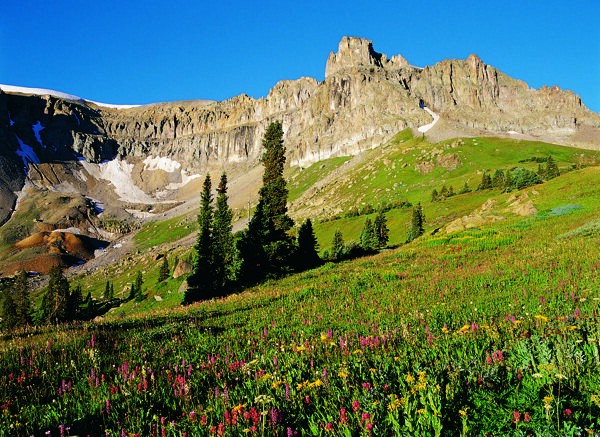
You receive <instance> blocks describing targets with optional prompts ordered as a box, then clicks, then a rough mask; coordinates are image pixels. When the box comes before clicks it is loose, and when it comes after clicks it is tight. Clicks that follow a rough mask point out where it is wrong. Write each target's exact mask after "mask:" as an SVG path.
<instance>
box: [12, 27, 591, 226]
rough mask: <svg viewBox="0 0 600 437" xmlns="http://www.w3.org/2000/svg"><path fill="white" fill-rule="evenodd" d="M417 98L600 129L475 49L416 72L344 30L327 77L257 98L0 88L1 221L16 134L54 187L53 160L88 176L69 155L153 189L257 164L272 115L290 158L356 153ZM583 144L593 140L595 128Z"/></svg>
mask: <svg viewBox="0 0 600 437" xmlns="http://www.w3.org/2000/svg"><path fill="white" fill-rule="evenodd" d="M420 103H422V104H424V105H426V106H427V107H429V108H430V109H431V110H433V111H435V112H436V113H438V114H439V115H441V117H442V118H443V119H446V120H448V121H451V122H453V123H455V124H458V125H459V126H465V127H468V128H476V129H480V130H482V131H488V132H507V131H509V130H512V131H517V132H522V133H527V134H533V135H538V134H540V135H542V134H543V135H554V137H556V138H557V141H558V142H563V143H567V144H569V143H572V141H571V136H572V135H573V134H575V133H577V131H578V130H580V129H582V128H584V127H585V128H586V129H591V132H592V133H593V135H596V133H600V130H598V129H600V116H599V115H598V114H595V113H593V112H591V111H589V110H588V109H587V108H586V107H585V106H584V105H583V104H582V102H581V99H580V98H579V97H578V96H576V95H574V94H573V93H572V92H570V91H562V90H560V89H558V88H557V87H552V88H546V87H544V88H542V89H540V90H533V89H530V88H529V87H528V86H527V85H526V84H525V83H523V82H521V81H518V80H515V79H512V78H510V77H508V76H507V75H505V74H503V73H502V72H500V71H498V70H497V69H495V68H493V67H491V66H489V65H486V64H484V63H483V62H482V61H481V60H480V59H479V58H478V57H477V56H475V55H471V56H470V57H469V58H468V59H467V60H445V61H442V62H439V63H437V64H435V65H433V66H431V67H426V68H424V69H421V68H417V67H414V66H411V65H410V64H409V63H408V62H407V61H406V59H404V58H403V57H402V56H400V55H398V56H393V57H391V58H389V59H388V57H387V56H386V55H384V54H379V53H377V52H376V51H375V50H374V49H373V45H372V43H371V41H368V40H365V39H361V38H354V37H344V38H343V39H342V40H341V42H340V44H339V47H338V51H337V53H331V54H330V55H329V57H328V60H327V65H326V77H325V80H324V81H323V82H320V83H318V82H317V81H316V80H315V79H311V78H301V79H298V80H295V81H282V82H279V83H278V84H277V85H275V86H274V87H273V89H271V91H270V93H269V95H268V96H267V97H266V98H261V99H258V100H255V99H253V98H251V97H248V96H246V95H241V96H237V97H233V98H231V99H229V100H225V101H222V102H206V101H184V102H172V103H163V104H156V105H145V106H141V107H136V108H130V109H112V108H107V107H101V106H97V105H95V104H93V103H89V102H81V101H72V100H64V99H60V98H57V97H53V96H48V95H45V96H39V95H33V96H32V95H20V94H15V93H2V92H0V143H1V144H2V153H1V154H0V160H2V162H1V164H2V165H1V166H0V181H2V184H0V196H2V198H3V199H4V202H3V204H2V205H0V222H1V221H2V215H3V214H4V216H6V211H8V209H7V208H8V207H9V205H10V204H13V203H14V200H15V195H14V192H15V191H18V190H19V189H20V188H21V187H22V186H23V184H24V182H25V180H26V177H25V173H24V172H23V170H22V168H23V165H24V163H25V161H27V159H26V158H23V153H19V151H21V152H22V151H23V147H22V146H21V143H23V144H25V145H27V146H29V147H31V149H32V151H33V152H34V153H35V154H37V156H38V158H39V160H40V164H39V165H37V164H36V163H35V162H31V160H29V161H30V163H29V165H30V167H31V168H33V170H35V171H37V173H38V175H37V176H35V171H34V172H33V173H32V171H31V169H30V170H29V178H30V179H31V178H33V179H32V181H33V182H36V181H37V182H38V183H42V184H45V185H53V184H54V183H56V180H54V179H53V178H54V176H56V178H55V179H61V178H60V177H59V176H58V175H57V169H58V166H59V164H60V163H61V162H62V163H64V162H68V161H72V162H73V165H72V168H71V170H69V171H65V172H63V173H65V174H67V173H68V174H73V175H75V176H77V175H78V174H79V176H78V177H75V176H74V177H73V178H72V181H71V183H72V184H74V185H75V189H79V188H80V187H79V185H81V184H83V185H86V184H87V185H89V182H87V178H88V177H90V176H92V175H91V173H90V171H89V168H86V171H83V170H81V169H78V168H77V166H76V164H77V159H76V157H78V158H79V159H81V158H83V159H85V161H86V162H89V163H101V162H103V161H107V160H109V161H110V160H113V159H115V158H117V159H121V160H128V161H129V162H137V165H138V167H136V170H135V171H134V172H133V173H135V174H136V175H137V179H134V182H135V183H137V184H138V185H140V186H141V187H145V190H146V192H148V190H150V189H156V190H158V189H160V188H161V186H160V185H161V183H163V185H164V184H172V183H183V182H185V181H186V175H187V176H189V175H193V174H198V175H200V174H204V173H205V172H206V171H210V170H215V169H219V170H220V169H223V168H225V169H228V170H229V169H232V168H241V167H245V168H248V167H251V166H254V165H256V164H257V163H258V160H259V157H260V155H261V154H262V150H261V149H262V146H261V140H262V134H263V132H264V130H265V128H266V126H267V125H268V123H269V122H271V121H273V120H275V119H278V120H281V121H282V123H283V127H284V132H285V138H284V140H285V144H286V147H287V151H288V152H287V153H288V155H287V157H288V162H289V163H291V164H292V165H301V166H306V165H309V164H311V163H313V162H316V161H318V160H320V159H324V158H327V157H330V156H336V155H349V154H355V153H357V152H360V151H361V150H364V149H368V148H371V147H375V146H377V145H379V144H381V143H383V142H385V141H387V140H389V139H390V138H391V137H392V136H393V135H394V134H396V133H397V132H398V131H400V130H402V129H404V128H406V127H413V128H414V127H417V126H421V125H424V124H427V123H429V122H430V121H431V116H430V115H429V114H428V113H427V112H426V111H424V110H423V109H422V108H421V107H420V106H419V104H420ZM591 143H592V145H598V144H600V138H599V136H596V137H594V138H592V140H591ZM588 146H589V144H588ZM15 151H17V153H15ZM148 157H168V158H169V159H170V160H172V161H173V162H175V164H177V165H179V167H177V166H176V165H175V164H173V165H172V167H173V168H177V169H178V172H179V173H177V174H175V172H174V170H173V171H171V172H169V171H167V175H166V176H165V175H164V174H163V175H162V177H160V178H156V177H152V176H151V173H152V172H157V171H159V170H158V169H151V166H148V165H147V164H146V165H142V164H140V162H141V161H142V160H144V159H145V158H148ZM99 171H100V170H99ZM160 171H163V172H165V171H166V170H164V169H162V170H160ZM78 172H83V173H81V174H80V173H78ZM58 173H60V171H58ZM92 173H93V172H92ZM53 175H54V176H53ZM36 178H37V179H36ZM65 178H66V179H68V178H67V177H66V176H64V177H63V180H66V179H65ZM157 181H158V182H157ZM161 181H162V182H161ZM77 184H79V185H77ZM162 188H164V187H162ZM1 208H4V209H1Z"/></svg>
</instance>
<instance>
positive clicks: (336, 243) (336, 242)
mask: <svg viewBox="0 0 600 437" xmlns="http://www.w3.org/2000/svg"><path fill="white" fill-rule="evenodd" d="M343 249H344V236H343V235H342V231H340V230H339V229H336V230H335V233H334V234H333V241H332V242H331V256H332V257H333V258H335V259H339V258H340V257H341V255H342V250H343Z"/></svg>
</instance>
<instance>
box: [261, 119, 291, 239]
mask: <svg viewBox="0 0 600 437" xmlns="http://www.w3.org/2000/svg"><path fill="white" fill-rule="evenodd" d="M262 145H263V147H264V148H265V152H264V153H263V155H262V158H261V162H262V164H263V166H264V168H265V171H264V174H263V186H262V187H261V188H260V190H259V192H258V194H259V196H260V198H261V199H262V200H263V203H264V205H263V207H264V214H265V217H266V219H267V220H272V221H273V225H274V228H275V230H277V231H280V232H286V231H288V230H289V229H290V228H291V227H292V226H293V225H294V222H293V220H292V219H291V218H290V217H288V215H287V196H288V190H287V188H286V181H285V179H284V178H283V169H284V166H285V147H284V145H283V128H282V126H281V123H280V122H279V121H275V122H273V123H271V124H269V126H268V127H267V130H266V132H265V135H264V138H263V142H262Z"/></svg>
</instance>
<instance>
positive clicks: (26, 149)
mask: <svg viewBox="0 0 600 437" xmlns="http://www.w3.org/2000/svg"><path fill="white" fill-rule="evenodd" d="M15 137H17V136H16V135H15ZM17 141H18V142H19V148H18V149H17V150H16V151H15V153H16V154H17V155H19V156H20V157H21V159H23V164H24V165H25V174H27V173H28V172H29V163H30V162H33V163H34V164H39V163H40V158H38V156H37V155H36V154H35V152H34V151H33V149H32V148H31V147H30V146H28V145H27V144H25V143H24V142H23V141H21V138H19V137H17Z"/></svg>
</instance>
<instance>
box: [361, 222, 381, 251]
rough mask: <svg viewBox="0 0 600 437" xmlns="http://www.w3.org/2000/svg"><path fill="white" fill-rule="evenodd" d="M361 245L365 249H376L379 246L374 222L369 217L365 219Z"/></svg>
mask: <svg viewBox="0 0 600 437" xmlns="http://www.w3.org/2000/svg"><path fill="white" fill-rule="evenodd" d="M360 245H361V246H362V248H363V249H367V250H369V249H374V248H375V246H377V241H376V239H375V229H374V228H373V222H372V221H371V219H370V218H369V217H367V218H366V219H365V223H364V225H363V227H362V230H361V231H360Z"/></svg>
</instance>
